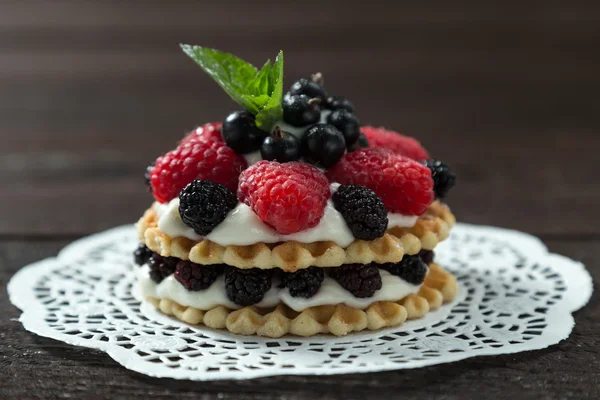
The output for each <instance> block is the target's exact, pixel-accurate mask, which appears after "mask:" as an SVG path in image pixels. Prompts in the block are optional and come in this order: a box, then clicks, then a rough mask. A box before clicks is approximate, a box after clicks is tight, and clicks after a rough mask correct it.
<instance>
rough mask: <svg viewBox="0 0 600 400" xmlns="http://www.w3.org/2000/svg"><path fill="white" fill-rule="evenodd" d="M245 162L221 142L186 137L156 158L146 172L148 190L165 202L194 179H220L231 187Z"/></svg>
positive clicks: (216, 181)
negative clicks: (154, 162) (150, 183)
mask: <svg viewBox="0 0 600 400" xmlns="http://www.w3.org/2000/svg"><path fill="white" fill-rule="evenodd" d="M246 166H247V163H246V160H245V159H244V158H243V157H242V156H240V155H237V154H235V153H234V151H233V150H232V149H231V148H229V147H227V146H226V145H225V143H223V142H218V141H215V140H204V139H200V138H198V139H196V140H190V141H188V142H187V143H182V144H181V145H180V146H179V147H178V148H176V149H175V150H172V151H170V152H169V153H167V154H165V155H164V156H162V157H159V158H158V159H157V160H156V166H155V167H154V169H153V170H152V173H151V174H150V181H151V182H152V193H153V194H154V198H155V199H156V200H157V201H158V202H160V203H165V202H167V201H170V200H172V199H174V198H175V197H177V196H178V195H179V192H180V191H181V189H183V188H184V187H185V186H186V185H187V184H188V183H190V182H192V181H193V180H195V179H200V180H208V181H212V182H215V183H220V184H222V185H225V186H227V187H228V188H229V189H230V190H232V191H235V190H236V189H237V184H238V177H239V175H240V172H241V171H242V170H243V169H244V168H246Z"/></svg>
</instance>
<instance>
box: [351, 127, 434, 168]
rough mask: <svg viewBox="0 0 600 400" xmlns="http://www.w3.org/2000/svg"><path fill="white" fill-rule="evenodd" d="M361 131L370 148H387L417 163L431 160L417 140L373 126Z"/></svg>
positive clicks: (362, 128) (363, 128)
mask: <svg viewBox="0 0 600 400" xmlns="http://www.w3.org/2000/svg"><path fill="white" fill-rule="evenodd" d="M360 131H361V132H362V133H363V134H364V135H365V136H366V137H367V140H368V141H369V146H370V147H385V148H386V149H390V150H392V151H393V152H394V153H396V154H400V155H402V156H406V157H409V158H412V159H413V160H417V161H421V160H428V159H429V154H427V150H425V149H424V148H423V146H421V143H419V141H418V140H417V139H415V138H412V137H409V136H404V135H401V134H399V133H397V132H394V131H388V130H386V129H383V128H374V127H372V126H363V127H361V128H360Z"/></svg>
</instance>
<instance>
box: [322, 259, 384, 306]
mask: <svg viewBox="0 0 600 400" xmlns="http://www.w3.org/2000/svg"><path fill="white" fill-rule="evenodd" d="M329 276H331V277H332V278H333V279H335V280H336V281H337V282H338V283H339V284H340V285H341V286H342V287H343V288H344V289H346V290H347V291H349V292H350V293H352V294H353V295H354V296H355V297H358V298H365V297H371V296H373V295H374V294H375V292H376V291H377V290H379V289H381V285H382V283H381V275H380V274H379V269H378V268H377V264H345V265H342V266H341V267H337V268H332V269H331V270H330V271H329Z"/></svg>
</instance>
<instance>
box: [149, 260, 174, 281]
mask: <svg viewBox="0 0 600 400" xmlns="http://www.w3.org/2000/svg"><path fill="white" fill-rule="evenodd" d="M178 262H179V259H178V258H175V257H163V256H161V255H159V254H156V253H153V254H152V256H151V257H150V259H149V260H148V266H149V267H150V278H151V279H152V280H153V281H154V282H156V283H160V282H162V280H163V279H165V278H166V277H168V276H169V275H171V274H172V273H174V272H175V268H176V267H177V263H178Z"/></svg>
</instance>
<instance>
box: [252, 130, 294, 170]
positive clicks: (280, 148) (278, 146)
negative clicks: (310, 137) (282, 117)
mask: <svg viewBox="0 0 600 400" xmlns="http://www.w3.org/2000/svg"><path fill="white" fill-rule="evenodd" d="M260 155H261V157H262V159H263V160H269V161H279V162H280V163H284V162H289V161H297V160H299V159H300V141H299V140H298V139H297V138H296V136H294V135H292V134H291V133H289V132H285V131H283V130H282V129H281V128H280V127H279V126H276V127H275V129H274V130H273V133H271V136H269V137H267V138H266V139H265V141H264V142H263V144H262V146H260Z"/></svg>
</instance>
